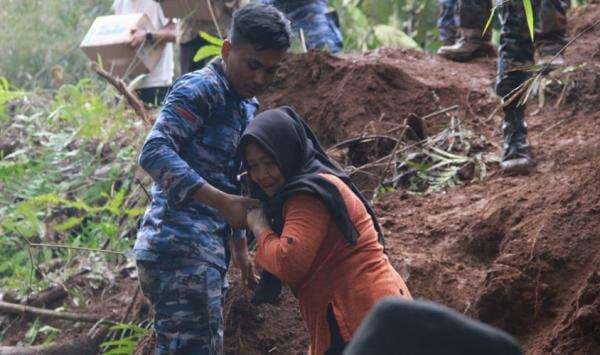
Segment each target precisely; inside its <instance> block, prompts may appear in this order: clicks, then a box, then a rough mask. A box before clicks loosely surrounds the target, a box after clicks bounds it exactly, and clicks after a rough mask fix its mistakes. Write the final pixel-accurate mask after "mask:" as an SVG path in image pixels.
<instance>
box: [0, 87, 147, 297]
mask: <svg viewBox="0 0 600 355" xmlns="http://www.w3.org/2000/svg"><path fill="white" fill-rule="evenodd" d="M0 125H1V126H0V129H1V130H2V131H3V136H2V137H1V138H0V139H2V140H6V139H8V140H13V139H14V140H16V145H17V146H16V149H15V150H14V151H12V152H11V153H10V154H7V155H6V156H5V157H3V158H2V159H0V260H1V261H0V289H12V290H15V291H17V292H18V293H19V294H26V293H28V292H30V291H32V290H39V289H42V288H44V287H46V286H47V285H48V284H49V283H50V281H49V280H47V279H46V278H45V277H41V278H39V275H33V274H32V264H33V266H35V265H38V264H41V263H44V262H46V261H48V260H50V259H53V258H57V257H58V258H62V259H63V260H65V263H68V262H69V261H70V260H71V259H72V258H73V257H75V256H76V255H77V253H76V252H74V251H71V250H64V249H51V250H49V249H31V250H30V249H29V247H28V241H30V242H43V243H58V244H67V245H71V246H80V247H87V248H95V249H99V248H102V246H104V245H109V247H110V249H112V250H117V251H126V250H128V249H130V248H131V245H132V243H133V240H131V239H130V238H123V236H124V235H127V234H128V233H129V231H131V230H134V229H135V226H136V224H137V222H138V220H139V218H140V216H141V214H142V213H143V212H144V207H145V206H146V204H147V199H146V197H145V196H144V195H143V194H142V193H141V191H140V189H139V188H138V187H137V186H136V185H135V184H134V181H133V176H134V172H135V168H136V164H137V162H136V160H137V154H138V151H139V147H140V145H141V143H142V139H143V138H144V136H145V129H144V128H143V127H142V125H141V123H140V121H139V119H137V118H135V117H132V114H131V112H130V111H126V110H125V107H124V105H123V104H122V103H117V102H116V101H115V92H114V91H113V90H112V89H110V88H108V87H107V86H106V85H104V84H102V83H99V82H96V81H93V80H89V79H84V80H81V81H80V82H78V83H77V84H73V85H71V84H68V85H65V86H63V87H62V88H61V89H60V90H58V91H57V92H56V93H53V94H52V95H46V96H45V95H43V94H41V95H40V94H38V95H37V96H36V102H34V103H28V104H27V105H21V106H20V108H19V113H18V114H16V115H14V117H12V118H11V120H10V121H6V122H2V121H0ZM136 131H137V132H136ZM17 137H18V139H17ZM145 183H146V184H147V183H148V182H147V180H146V182H145ZM115 257H116V256H110V255H104V254H103V255H102V256H101V259H100V260H99V261H98V262H97V265H103V263H105V262H110V261H111V260H114V258H115ZM60 272H62V273H65V274H68V273H69V272H70V270H69V269H68V268H65V269H63V270H61V271H60ZM55 277H56V278H57V279H63V277H59V276H57V275H55Z"/></svg>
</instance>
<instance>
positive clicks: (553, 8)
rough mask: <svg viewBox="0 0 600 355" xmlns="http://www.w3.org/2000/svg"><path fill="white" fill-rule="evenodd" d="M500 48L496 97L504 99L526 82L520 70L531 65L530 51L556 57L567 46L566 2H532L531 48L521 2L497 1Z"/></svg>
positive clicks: (547, 0) (543, 0) (521, 0)
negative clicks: (532, 32) (536, 49)
mask: <svg viewBox="0 0 600 355" xmlns="http://www.w3.org/2000/svg"><path fill="white" fill-rule="evenodd" d="M498 1H499V3H498V5H499V7H498V15H499V17H500V25H501V31H500V47H499V48H498V74H497V76H496V93H497V94H498V95H499V96H501V97H504V96H506V95H507V94H509V93H510V92H511V91H513V90H514V89H515V88H517V87H518V86H519V85H521V84H522V83H523V82H524V81H526V80H527V78H528V77H529V74H528V73H527V72H525V71H523V70H518V69H519V68H520V67H523V66H528V65H532V64H533V63H534V62H533V59H534V49H535V47H537V48H538V50H539V51H540V52H542V53H545V54H556V53H557V52H558V51H559V50H560V49H561V48H562V46H564V45H565V44H566V43H567V15H566V13H567V10H568V9H569V6H570V1H568V0H534V1H533V11H534V15H535V19H534V23H535V36H534V38H535V44H534V43H533V42H532V41H531V36H530V34H529V29H528V27H527V19H526V17H525V10H524V8H523V0H498Z"/></svg>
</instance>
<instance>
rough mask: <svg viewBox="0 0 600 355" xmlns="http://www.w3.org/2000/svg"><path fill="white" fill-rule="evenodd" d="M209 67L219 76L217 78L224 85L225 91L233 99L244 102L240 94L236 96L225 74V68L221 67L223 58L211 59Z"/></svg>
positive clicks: (236, 93)
mask: <svg viewBox="0 0 600 355" xmlns="http://www.w3.org/2000/svg"><path fill="white" fill-rule="evenodd" d="M210 67H211V69H212V70H213V71H214V72H215V73H216V74H217V75H218V76H219V78H220V79H221V81H222V82H223V85H225V88H227V90H228V91H229V92H231V94H232V95H233V96H234V97H236V98H239V99H241V100H244V98H243V97H242V96H241V95H240V94H238V92H237V91H236V90H235V88H234V87H233V85H231V83H230V82H229V79H228V78H227V75H226V74H225V68H224V67H223V58H221V57H217V58H215V59H213V60H212V61H211V62H210Z"/></svg>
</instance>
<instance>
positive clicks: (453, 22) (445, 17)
mask: <svg viewBox="0 0 600 355" xmlns="http://www.w3.org/2000/svg"><path fill="white" fill-rule="evenodd" d="M456 2H457V0H438V3H439V7H440V16H439V17H438V21H437V26H438V34H439V35H438V37H439V39H440V42H442V46H451V45H453V44H454V43H456V39H457V38H458V29H457V28H458V22H457V16H456V6H457V4H456Z"/></svg>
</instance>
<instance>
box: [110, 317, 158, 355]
mask: <svg viewBox="0 0 600 355" xmlns="http://www.w3.org/2000/svg"><path fill="white" fill-rule="evenodd" d="M150 326H151V324H147V325H145V326H144V324H143V323H142V324H140V325H137V324H134V323H119V324H117V325H114V326H112V327H111V328H110V330H111V331H113V332H114V334H115V336H114V337H113V338H112V339H111V340H107V341H105V342H103V343H102V344H100V347H101V348H102V351H103V354H105V355H129V354H133V352H134V351H135V348H136V346H137V344H138V342H139V341H140V340H141V339H142V338H143V337H145V336H146V335H147V334H148V333H149V331H150Z"/></svg>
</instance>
